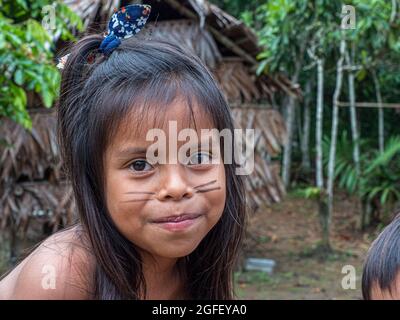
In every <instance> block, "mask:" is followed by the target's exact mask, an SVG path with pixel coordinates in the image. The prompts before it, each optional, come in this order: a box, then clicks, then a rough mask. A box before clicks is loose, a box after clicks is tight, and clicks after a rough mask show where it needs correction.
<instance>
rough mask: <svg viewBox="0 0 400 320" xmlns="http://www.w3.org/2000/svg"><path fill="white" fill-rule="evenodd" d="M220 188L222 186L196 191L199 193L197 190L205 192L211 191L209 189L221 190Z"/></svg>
mask: <svg viewBox="0 0 400 320" xmlns="http://www.w3.org/2000/svg"><path fill="white" fill-rule="evenodd" d="M219 189H221V187H216V188H209V189H202V190H197V191H196V193H197V192H201V193H204V192H209V191H213V190H219Z"/></svg>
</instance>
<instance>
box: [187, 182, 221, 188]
mask: <svg viewBox="0 0 400 320" xmlns="http://www.w3.org/2000/svg"><path fill="white" fill-rule="evenodd" d="M215 182H217V180H212V181H210V182H207V183H204V184H199V185H198V186H196V187H193V189H198V188H201V187H206V186H208V185H210V184H213V183H215Z"/></svg>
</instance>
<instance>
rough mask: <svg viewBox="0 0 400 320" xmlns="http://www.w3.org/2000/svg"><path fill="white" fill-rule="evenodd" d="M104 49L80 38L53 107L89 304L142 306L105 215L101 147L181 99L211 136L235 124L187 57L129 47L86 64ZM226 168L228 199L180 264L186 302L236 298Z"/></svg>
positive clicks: (134, 267) (130, 263)
mask: <svg viewBox="0 0 400 320" xmlns="http://www.w3.org/2000/svg"><path fill="white" fill-rule="evenodd" d="M102 40H103V37H102V36H100V35H91V36H87V37H85V38H83V39H82V40H80V41H79V42H78V43H77V44H76V45H75V46H74V47H73V49H72V52H71V54H70V56H69V57H68V60H67V62H66V65H65V67H64V69H63V72H62V83H61V95H60V99H59V105H58V136H59V143H60V146H61V153H62V158H63V160H64V162H65V166H66V172H67V174H68V176H69V178H70V180H71V183H72V187H73V191H74V195H75V200H76V204H77V208H78V211H79V216H80V221H81V223H82V225H83V228H84V230H85V232H86V233H87V236H88V238H89V239H90V246H91V250H92V252H93V254H94V256H95V260H96V266H95V276H94V279H93V286H94V288H93V298H95V299H142V298H143V297H144V293H145V282H144V277H143V270H142V264H141V258H140V255H139V252H138V251H137V249H136V247H135V245H134V244H133V243H131V242H130V241H129V240H127V239H126V238H125V237H124V236H123V235H122V234H121V233H120V232H119V231H118V229H117V228H116V226H115V224H114V223H113V221H112V218H111V216H110V214H109V212H108V210H107V207H106V201H105V180H104V179H105V176H104V157H103V156H104V152H105V150H106V147H107V145H108V144H109V143H110V141H111V139H112V138H113V136H114V134H115V133H116V131H117V128H118V125H119V124H120V123H121V122H122V120H123V119H124V118H126V117H127V116H130V115H131V114H134V115H135V116H136V119H137V121H136V122H135V123H132V130H140V125H141V123H143V122H145V119H153V118H154V121H163V114H164V112H165V111H166V108H167V106H168V105H170V104H171V103H172V102H173V100H174V98H175V97H177V96H181V97H183V98H184V99H186V101H187V104H188V106H189V107H190V110H191V115H192V117H193V107H192V104H193V102H196V103H197V104H198V105H199V107H200V108H202V110H204V111H205V112H206V113H207V114H208V115H209V116H210V117H211V119H212V120H213V122H214V124H215V128H217V129H218V130H222V129H228V130H232V132H233V129H234V124H233V119H232V116H231V112H230V108H229V105H228V103H227V101H226V100H225V98H224V96H223V94H222V92H221V91H220V89H219V87H218V85H217V83H216V80H215V79H214V77H213V76H212V74H211V73H210V71H209V70H208V69H207V68H206V67H205V65H204V64H203V63H202V62H201V60H200V59H199V58H198V57H197V56H195V55H194V54H191V53H190V52H188V51H185V50H184V49H181V48H179V47H178V46H177V45H174V44H172V43H169V42H167V41H163V40H151V41H143V40H138V39H136V37H132V38H130V39H128V40H125V41H122V44H121V45H120V46H119V47H118V48H116V49H115V51H114V52H113V53H112V54H111V55H110V56H109V57H106V56H100V57H97V58H96V59H95V60H94V62H93V61H91V60H93V59H91V57H92V54H93V53H95V52H97V51H98V48H99V45H100V43H101V41H102ZM88 60H89V61H88ZM139 132H140V131H139ZM221 149H222V150H223V141H221ZM233 152H234V151H233V150H232V153H233ZM224 167H225V173H226V195H227V198H226V203H225V208H224V212H223V214H222V217H221V219H220V220H219V222H218V223H217V224H216V225H215V226H214V228H213V229H212V230H211V231H210V232H209V233H208V234H207V236H206V237H205V238H204V239H203V241H202V242H201V243H200V244H199V246H198V247H197V248H196V249H195V250H194V251H193V252H192V253H191V254H190V255H189V256H187V257H184V258H181V259H179V260H178V265H179V266H180V267H182V270H184V271H185V274H186V277H187V292H188V293H189V294H190V298H192V299H232V298H233V281H232V275H233V271H234V267H235V261H236V257H237V255H238V249H239V245H240V243H241V240H242V236H243V231H244V223H245V207H246V206H245V192H244V184H243V180H242V177H241V176H238V175H236V174H235V168H236V165H235V163H233V164H224Z"/></svg>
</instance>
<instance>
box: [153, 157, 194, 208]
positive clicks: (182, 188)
mask: <svg viewBox="0 0 400 320" xmlns="http://www.w3.org/2000/svg"><path fill="white" fill-rule="evenodd" d="M193 195H194V189H193V188H192V187H191V186H189V184H188V183H187V178H186V176H185V173H184V168H181V166H180V165H179V164H174V165H164V168H163V172H162V174H161V183H160V190H159V192H158V193H157V199H158V200H160V201H166V200H174V201H177V200H181V199H183V198H191V197H193Z"/></svg>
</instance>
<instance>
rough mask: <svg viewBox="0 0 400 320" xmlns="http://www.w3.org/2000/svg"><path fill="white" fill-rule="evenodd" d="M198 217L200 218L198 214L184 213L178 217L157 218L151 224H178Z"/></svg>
mask: <svg viewBox="0 0 400 320" xmlns="http://www.w3.org/2000/svg"><path fill="white" fill-rule="evenodd" d="M200 216H201V214H200V213H184V214H179V215H172V216H168V217H162V218H158V219H155V220H153V222H155V223H167V222H176V223H178V222H181V221H185V220H194V219H196V218H198V217H200Z"/></svg>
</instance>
